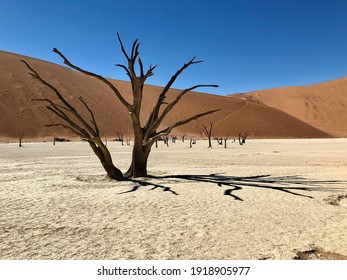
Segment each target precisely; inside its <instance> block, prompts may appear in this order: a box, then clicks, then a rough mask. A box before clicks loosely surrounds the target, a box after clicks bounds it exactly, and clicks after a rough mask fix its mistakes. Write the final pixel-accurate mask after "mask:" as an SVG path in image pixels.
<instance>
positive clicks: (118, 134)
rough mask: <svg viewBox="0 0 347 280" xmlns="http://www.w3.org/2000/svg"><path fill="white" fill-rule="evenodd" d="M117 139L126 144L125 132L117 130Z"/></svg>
mask: <svg viewBox="0 0 347 280" xmlns="http://www.w3.org/2000/svg"><path fill="white" fill-rule="evenodd" d="M117 137H118V138H117V141H119V142H122V146H124V136H123V133H121V132H119V131H117Z"/></svg>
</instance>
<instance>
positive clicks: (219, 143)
mask: <svg viewBox="0 0 347 280" xmlns="http://www.w3.org/2000/svg"><path fill="white" fill-rule="evenodd" d="M215 139H216V140H217V143H218V145H223V138H222V137H220V138H218V137H216V138H215Z"/></svg>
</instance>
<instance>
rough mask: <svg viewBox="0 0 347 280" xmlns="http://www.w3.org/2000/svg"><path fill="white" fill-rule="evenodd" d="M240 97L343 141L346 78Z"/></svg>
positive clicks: (346, 123)
mask: <svg viewBox="0 0 347 280" xmlns="http://www.w3.org/2000/svg"><path fill="white" fill-rule="evenodd" d="M244 96H246V97H248V98H251V99H253V100H257V101H259V102H262V103H263V104H266V105H268V106H271V107H274V108H277V109H279V110H281V111H284V112H286V113H288V114H290V115H293V116H295V117H296V118H298V119H300V120H302V121H304V122H306V123H308V124H310V125H312V126H314V127H317V128H319V129H321V130H324V131H326V132H328V133H330V134H332V135H333V136H335V137H347V77H345V78H341V79H337V80H333V81H328V82H324V83H319V84H314V85H308V86H297V87H282V88H274V89H266V90H257V91H252V92H249V93H246V94H245V95H244Z"/></svg>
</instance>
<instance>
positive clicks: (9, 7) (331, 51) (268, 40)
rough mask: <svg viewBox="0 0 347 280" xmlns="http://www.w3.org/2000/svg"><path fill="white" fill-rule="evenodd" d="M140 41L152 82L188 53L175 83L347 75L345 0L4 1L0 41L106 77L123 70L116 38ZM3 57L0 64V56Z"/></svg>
mask: <svg viewBox="0 0 347 280" xmlns="http://www.w3.org/2000/svg"><path fill="white" fill-rule="evenodd" d="M117 31H118V32H119V33H120V34H121V36H122V38H123V42H124V44H125V45H126V46H128V48H130V47H131V44H132V42H133V40H134V39H136V38H137V37H138V38H139V39H140V42H141V47H140V52H141V57H142V59H143V61H144V64H145V66H146V65H147V66H149V64H154V65H155V64H158V67H157V68H156V70H155V75H154V76H153V77H151V78H150V79H149V80H148V83H150V84H154V85H164V84H165V83H166V82H167V80H168V79H169V78H170V77H171V75H172V74H173V73H174V72H175V71H176V70H177V69H178V68H179V67H181V65H182V64H183V63H184V62H186V61H187V60H189V59H190V58H191V57H193V56H194V55H196V56H197V58H198V59H202V60H204V61H205V62H204V63H202V64H198V65H193V66H192V67H191V68H190V69H189V70H188V71H187V72H185V73H184V74H183V75H181V77H180V79H179V80H178V81H177V82H176V83H175V84H174V87H176V88H186V87H189V86H191V85H195V84H200V83H213V84H219V85H220V88H218V89H206V90H205V89H204V90H201V91H204V92H211V93H216V94H222V95H223V94H229V93H235V92H247V91H251V90H256V89H264V88H271V87H279V86H287V85H306V84H311V83H317V82H321V81H326V80H331V79H336V78H339V77H343V76H347V1H346V0H326V1H323V0H220V1H218V0H172V1H171V0H152V1H151V0H148V1H144V0H114V1H111V0H110V1H103V0H99V1H97V0H95V1H90V0H83V1H82V0H81V1H77V0H75V1H73V0H56V1H42V0H35V1H28V0H11V1H1V5H0V49H1V50H5V51H9V52H15V53H20V54H24V55H28V56H33V57H37V58H40V59H44V60H48V61H51V62H55V63H59V64H61V60H60V59H59V57H58V56H57V55H56V54H55V53H53V52H52V51H51V49H52V48H53V47H57V48H58V49H59V50H60V51H62V52H63V53H64V54H65V55H66V56H67V57H68V58H69V59H70V60H71V61H72V62H73V63H75V64H77V65H80V66H82V67H84V68H86V69H88V70H90V71H93V72H97V73H99V74H102V75H104V76H106V77H111V78H116V79H123V80H125V79H126V78H127V77H126V76H125V75H124V74H123V71H122V69H120V68H117V67H115V66H114V64H116V63H124V62H125V61H124V58H123V56H122V54H121V52H120V49H119V45H118V42H117V38H116V32H117ZM0 63H1V62H0Z"/></svg>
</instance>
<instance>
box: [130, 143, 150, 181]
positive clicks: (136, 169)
mask: <svg viewBox="0 0 347 280" xmlns="http://www.w3.org/2000/svg"><path fill="white" fill-rule="evenodd" d="M151 146H152V144H151V145H145V146H144V145H142V141H136V139H135V141H134V147H133V152H132V160H131V164H130V167H129V169H128V171H127V172H125V173H124V176H125V177H126V178H137V177H146V176H147V175H148V174H147V161H148V156H149V153H150V151H151Z"/></svg>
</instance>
